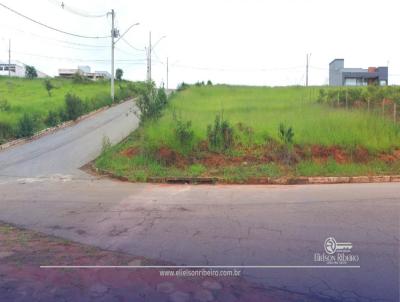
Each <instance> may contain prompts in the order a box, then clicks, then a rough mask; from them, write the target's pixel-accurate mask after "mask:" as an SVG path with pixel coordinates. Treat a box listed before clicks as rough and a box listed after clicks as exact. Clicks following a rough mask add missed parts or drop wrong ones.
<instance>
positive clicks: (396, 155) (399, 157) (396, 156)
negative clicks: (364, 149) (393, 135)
mask: <svg viewBox="0 0 400 302" xmlns="http://www.w3.org/2000/svg"><path fill="white" fill-rule="evenodd" d="M379 159H380V160H381V161H384V162H385V163H387V164H393V163H395V162H397V161H400V149H399V150H394V151H393V152H392V153H382V154H380V155H379Z"/></svg>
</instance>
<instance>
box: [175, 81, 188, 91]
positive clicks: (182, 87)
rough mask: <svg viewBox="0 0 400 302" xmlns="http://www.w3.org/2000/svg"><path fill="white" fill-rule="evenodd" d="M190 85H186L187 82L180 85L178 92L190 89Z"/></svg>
mask: <svg viewBox="0 0 400 302" xmlns="http://www.w3.org/2000/svg"><path fill="white" fill-rule="evenodd" d="M189 87H190V85H189V84H186V83H185V82H182V83H181V84H179V85H178V87H177V88H176V90H177V91H183V90H185V89H187V88H189Z"/></svg>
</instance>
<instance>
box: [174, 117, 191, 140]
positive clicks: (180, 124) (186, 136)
mask: <svg viewBox="0 0 400 302" xmlns="http://www.w3.org/2000/svg"><path fill="white" fill-rule="evenodd" d="M175 122H176V126H175V137H176V138H177V139H178V141H179V143H180V144H181V146H191V145H192V142H193V138H194V131H193V129H192V121H187V122H184V121H182V120H181V119H176V120H175Z"/></svg>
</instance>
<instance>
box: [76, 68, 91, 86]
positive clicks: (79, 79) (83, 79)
mask: <svg viewBox="0 0 400 302" xmlns="http://www.w3.org/2000/svg"><path fill="white" fill-rule="evenodd" d="M72 81H73V82H74V83H75V84H83V83H87V82H89V79H87V78H86V77H85V76H83V75H82V74H81V73H80V72H78V71H77V72H75V73H74V75H73V76H72Z"/></svg>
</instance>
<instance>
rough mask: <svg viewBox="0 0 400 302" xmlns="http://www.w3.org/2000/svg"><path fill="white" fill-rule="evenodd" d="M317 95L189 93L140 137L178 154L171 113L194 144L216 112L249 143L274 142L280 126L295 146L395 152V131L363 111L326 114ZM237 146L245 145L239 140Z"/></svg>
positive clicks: (291, 91)
mask: <svg viewBox="0 0 400 302" xmlns="http://www.w3.org/2000/svg"><path fill="white" fill-rule="evenodd" d="M317 94H318V89H311V90H308V89H304V88H303V87H289V88H286V87H285V88H257V87H230V86H215V87H193V88H191V89H188V90H185V91H183V92H181V93H178V94H176V95H175V96H174V97H173V98H172V99H171V104H170V106H169V107H168V109H167V110H166V112H165V115H164V116H163V118H161V119H160V120H159V121H157V122H156V123H152V124H151V125H147V127H146V129H145V130H146V137H147V139H148V140H150V141H152V142H157V144H159V145H161V144H167V145H168V146H170V147H172V148H176V150H178V151H179V149H180V148H179V146H178V145H177V143H176V140H175V138H174V135H173V132H172V131H171V129H173V128H174V121H173V118H172V117H173V113H174V111H175V112H176V114H178V115H181V117H182V119H184V120H190V121H192V125H193V129H194V131H195V137H196V142H198V141H200V140H202V139H204V138H205V136H206V130H207V125H208V124H211V123H212V122H213V121H214V119H215V116H216V114H218V113H220V112H221V111H222V112H223V114H224V117H225V118H226V119H227V120H229V122H231V124H238V123H242V124H244V125H246V126H248V127H251V128H252V130H253V131H254V143H256V144H263V143H265V138H266V137H267V136H270V137H272V138H275V139H278V131H277V129H278V126H279V124H280V123H284V124H286V125H290V126H292V127H293V129H294V132H295V136H294V141H295V143H296V144H299V145H305V144H320V145H324V146H330V145H340V146H343V147H345V148H353V147H355V146H362V147H365V148H367V149H369V150H377V151H378V150H387V149H390V148H392V147H394V146H397V147H398V146H400V132H399V129H400V128H399V126H398V125H395V124H393V123H392V122H391V121H390V120H383V119H382V118H381V117H379V116H376V115H370V114H368V113H367V112H365V111H361V110H352V111H346V110H343V109H336V108H331V107H328V106H322V105H320V104H318V103H317V102H316V100H317V97H318V96H317ZM240 142H241V143H244V144H246V143H248V142H247V140H246V139H243V138H241V139H240Z"/></svg>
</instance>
